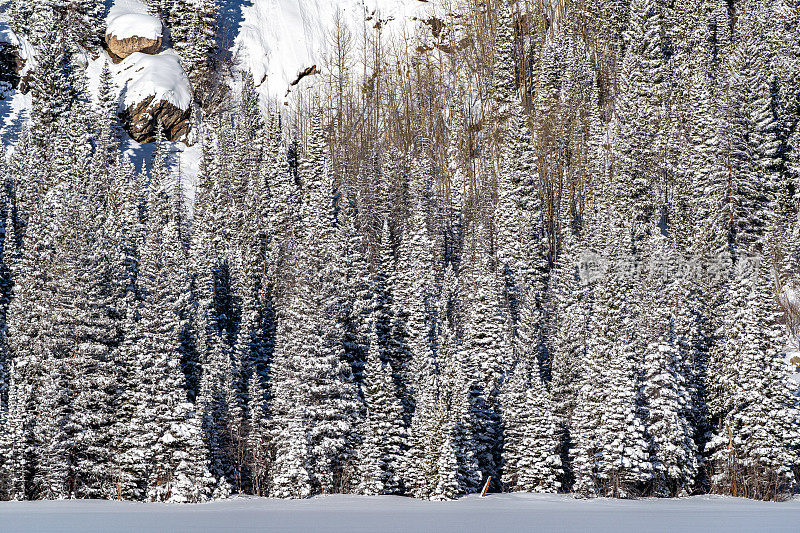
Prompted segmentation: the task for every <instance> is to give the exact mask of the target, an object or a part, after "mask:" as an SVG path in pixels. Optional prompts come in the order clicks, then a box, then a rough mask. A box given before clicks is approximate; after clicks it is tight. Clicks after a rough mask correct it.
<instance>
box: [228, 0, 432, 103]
mask: <svg viewBox="0 0 800 533" xmlns="http://www.w3.org/2000/svg"><path fill="white" fill-rule="evenodd" d="M432 9H433V2H427V1H421V0H246V1H244V2H243V3H242V15H243V20H242V22H241V24H240V26H239V32H238V35H237V37H236V40H235V45H234V56H235V57H236V58H237V59H238V60H239V61H240V63H241V65H242V67H244V68H245V69H250V70H251V71H252V72H253V77H254V78H255V81H256V84H257V85H258V86H259V87H260V89H261V91H262V94H264V95H268V96H278V97H283V96H284V94H285V93H286V90H287V87H288V86H289V84H290V83H291V82H292V81H294V80H295V79H296V78H297V75H298V73H299V72H300V71H301V70H303V69H305V68H307V67H310V66H312V65H318V66H321V65H320V63H321V62H322V59H323V56H324V54H325V52H326V51H327V49H328V46H329V36H330V33H331V31H332V30H333V28H334V21H335V20H336V13H337V10H339V11H340V13H341V15H342V16H341V19H342V20H343V21H344V22H345V23H346V24H347V25H348V27H349V28H350V30H351V32H352V34H353V44H357V43H358V42H360V40H361V36H362V34H363V29H364V26H365V25H371V24H374V23H375V20H377V19H380V20H382V21H384V22H385V24H384V28H385V29H386V31H389V32H395V33H397V32H401V31H404V30H409V31H412V32H413V27H414V26H415V25H416V24H417V23H416V21H415V18H420V17H425V16H427V15H428V14H429V13H430V12H431V11H432Z"/></svg>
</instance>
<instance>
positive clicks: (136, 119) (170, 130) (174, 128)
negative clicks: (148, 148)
mask: <svg viewBox="0 0 800 533" xmlns="http://www.w3.org/2000/svg"><path fill="white" fill-rule="evenodd" d="M190 117H191V110H190V109H185V110H184V109H181V108H179V107H177V106H175V105H173V104H171V103H169V102H167V101H166V100H158V101H156V99H155V97H154V96H148V97H146V98H145V99H144V100H142V101H141V102H139V103H136V104H133V105H131V106H129V107H128V108H127V109H125V110H123V111H122V113H120V118H121V119H122V122H123V124H124V125H125V129H126V130H127V132H128V135H130V136H131V138H132V139H133V140H135V141H136V142H140V143H148V142H152V141H153V140H154V139H155V136H156V128H158V127H159V124H160V125H161V128H162V131H163V132H164V137H165V138H166V139H168V140H170V141H179V140H183V139H185V138H186V135H187V134H188V133H189V130H190V125H189V124H190V122H189V119H190Z"/></svg>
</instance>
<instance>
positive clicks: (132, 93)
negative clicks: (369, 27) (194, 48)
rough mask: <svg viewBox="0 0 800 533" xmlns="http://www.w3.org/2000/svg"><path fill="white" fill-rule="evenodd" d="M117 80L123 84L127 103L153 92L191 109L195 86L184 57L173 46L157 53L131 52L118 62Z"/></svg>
mask: <svg viewBox="0 0 800 533" xmlns="http://www.w3.org/2000/svg"><path fill="white" fill-rule="evenodd" d="M117 67H118V70H117V76H116V81H117V83H118V84H119V85H120V87H122V93H123V96H124V97H123V99H122V104H123V106H124V107H126V108H127V107H129V106H131V105H133V104H137V103H139V102H141V101H142V100H144V99H145V98H147V97H148V96H153V97H154V100H156V101H159V100H165V101H167V102H169V103H170V104H172V105H174V106H175V107H178V108H180V109H189V106H190V105H191V103H192V86H191V84H190V83H189V78H187V77H186V72H185V71H184V70H183V67H182V66H181V60H180V57H178V54H176V53H175V52H173V51H172V50H165V51H163V52H161V53H160V54H157V55H148V54H143V53H141V52H136V53H134V54H131V55H130V56H128V57H126V58H125V59H123V60H122V62H121V63H120V64H119V65H118V66H117Z"/></svg>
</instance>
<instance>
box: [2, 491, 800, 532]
mask: <svg viewBox="0 0 800 533" xmlns="http://www.w3.org/2000/svg"><path fill="white" fill-rule="evenodd" d="M798 524H800V501H798V500H794V501H791V502H785V503H764V502H754V501H749V500H743V499H738V498H722V497H711V496H702V497H693V498H685V499H679V500H655V499H648V500H638V501H631V500H606V499H597V500H577V499H573V498H571V497H570V496H563V495H533V494H503V495H489V496H487V497H486V498H479V497H477V496H470V497H467V498H463V499H461V500H458V501H455V502H428V501H420V500H412V499H410V498H400V497H389V496H386V497H374V498H369V497H359V496H328V497H319V498H314V499H311V500H274V499H258V498H253V499H244V498H242V499H234V500H226V501H219V502H214V503H208V504H200V505H166V504H145V503H121V502H101V501H55V502H3V503H0V530H2V531H3V532H4V533H12V532H28V531H36V532H49V531H63V532H93V531H115V532H127V531H131V532H141V531H148V532H154V531H155V532H157V531H169V532H181V531H281V532H291V531H298V532H300V531H302V532H315V531H320V532H348V533H350V532H375V533H388V532H415V531H430V532H435V533H450V532H453V533H469V532H481V533H492V532H497V533H500V532H510V531H511V532H516V531H520V532H522V531H525V532H550V531H565V532H580V531H592V532H609V533H623V532H637V533H638V532H669V533H682V532H695V531H696V532H717V531H718V532H725V533H731V532H734V531H735V532H750V531H752V532H766V531H769V532H779V531H787V532H788V531H791V532H796V531H798Z"/></svg>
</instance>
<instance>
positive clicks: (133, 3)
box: [106, 0, 163, 40]
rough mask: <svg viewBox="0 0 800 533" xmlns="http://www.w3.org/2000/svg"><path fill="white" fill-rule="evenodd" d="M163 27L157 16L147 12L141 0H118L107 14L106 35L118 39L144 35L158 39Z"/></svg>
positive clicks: (144, 36)
mask: <svg viewBox="0 0 800 533" xmlns="http://www.w3.org/2000/svg"><path fill="white" fill-rule="evenodd" d="M162 32H163V28H162V27H161V21H160V20H158V18H157V17H153V16H151V15H148V14H147V8H146V7H145V6H144V4H142V3H141V2H140V1H139V0H116V1H115V2H114V5H112V6H111V9H109V10H108V16H106V35H113V36H115V37H116V38H117V39H126V38H128V37H143V38H145V39H154V40H155V39H158V38H159V37H161V35H162Z"/></svg>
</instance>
